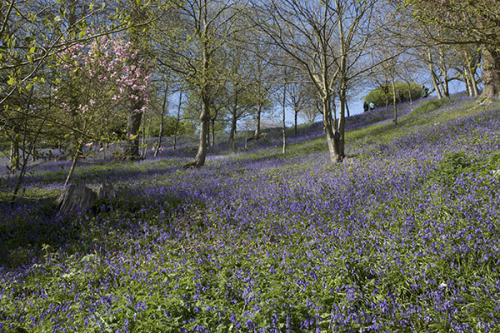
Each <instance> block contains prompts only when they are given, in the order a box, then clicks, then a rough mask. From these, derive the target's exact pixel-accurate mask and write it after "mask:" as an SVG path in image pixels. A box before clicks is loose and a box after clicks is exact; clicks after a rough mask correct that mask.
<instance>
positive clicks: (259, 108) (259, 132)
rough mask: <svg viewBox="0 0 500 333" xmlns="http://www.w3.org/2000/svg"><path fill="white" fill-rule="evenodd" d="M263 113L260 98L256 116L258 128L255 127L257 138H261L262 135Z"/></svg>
mask: <svg viewBox="0 0 500 333" xmlns="http://www.w3.org/2000/svg"><path fill="white" fill-rule="evenodd" d="M261 115H262V102H261V101H260V100H259V101H258V103H257V116H256V119H255V120H256V128H255V134H254V137H255V139H259V138H260V135H261V129H260V118H261Z"/></svg>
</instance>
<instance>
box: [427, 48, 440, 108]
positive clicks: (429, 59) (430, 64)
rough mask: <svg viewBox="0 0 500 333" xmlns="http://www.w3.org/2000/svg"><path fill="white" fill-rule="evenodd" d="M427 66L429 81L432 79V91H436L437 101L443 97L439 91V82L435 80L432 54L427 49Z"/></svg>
mask: <svg viewBox="0 0 500 333" xmlns="http://www.w3.org/2000/svg"><path fill="white" fill-rule="evenodd" d="M427 65H428V67H429V72H430V74H431V79H432V85H433V86H434V90H436V94H437V97H438V98H439V99H442V98H443V95H442V94H441V90H440V89H439V80H438V78H437V75H436V72H435V71H434V66H433V60H432V53H431V49H429V48H428V49H427Z"/></svg>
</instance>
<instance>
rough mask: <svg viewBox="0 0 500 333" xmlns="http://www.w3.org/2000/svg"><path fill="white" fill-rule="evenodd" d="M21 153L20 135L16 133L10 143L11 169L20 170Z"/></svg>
mask: <svg viewBox="0 0 500 333" xmlns="http://www.w3.org/2000/svg"><path fill="white" fill-rule="evenodd" d="M19 162H20V154H19V141H18V135H17V134H15V135H13V137H12V142H11V143H10V166H9V167H10V171H11V172H13V173H14V172H15V171H16V170H19Z"/></svg>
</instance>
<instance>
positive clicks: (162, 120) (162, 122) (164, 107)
mask: <svg viewBox="0 0 500 333" xmlns="http://www.w3.org/2000/svg"><path fill="white" fill-rule="evenodd" d="M167 80H168V79H167ZM167 104H168V83H167V84H166V85H165V95H164V96H163V105H162V108H161V115H160V134H159V138H158V144H157V146H156V149H155V154H154V157H156V156H157V155H158V152H159V151H160V148H161V143H162V142H161V141H162V138H163V131H164V126H165V114H166V113H167Z"/></svg>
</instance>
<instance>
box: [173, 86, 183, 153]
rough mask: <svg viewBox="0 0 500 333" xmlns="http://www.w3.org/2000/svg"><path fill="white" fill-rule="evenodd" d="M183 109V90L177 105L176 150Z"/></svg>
mask: <svg viewBox="0 0 500 333" xmlns="http://www.w3.org/2000/svg"><path fill="white" fill-rule="evenodd" d="M181 109H182V90H181V92H180V93H179V105H178V107H177V119H176V120H175V133H174V150H175V149H176V146H177V134H178V133H179V123H180V121H181Z"/></svg>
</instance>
